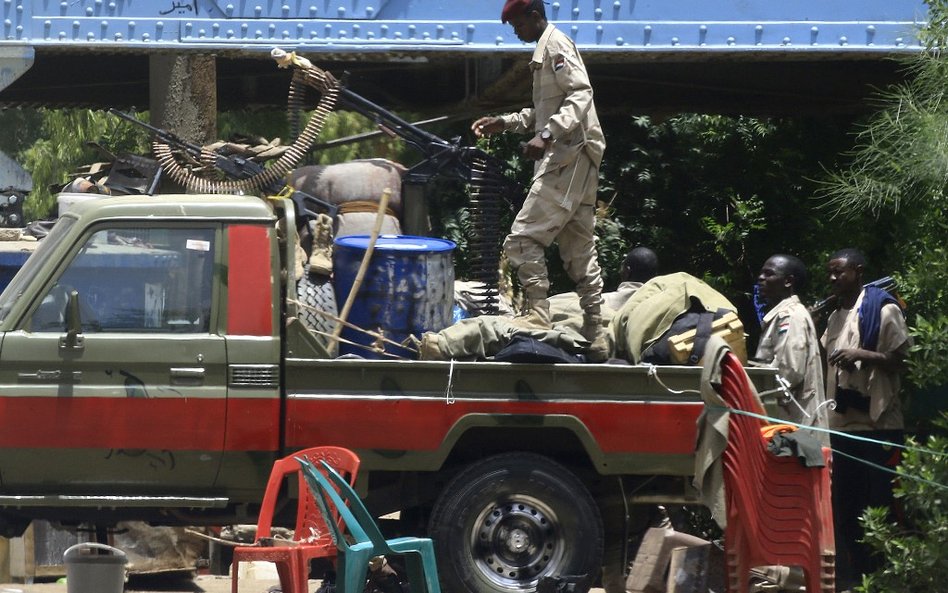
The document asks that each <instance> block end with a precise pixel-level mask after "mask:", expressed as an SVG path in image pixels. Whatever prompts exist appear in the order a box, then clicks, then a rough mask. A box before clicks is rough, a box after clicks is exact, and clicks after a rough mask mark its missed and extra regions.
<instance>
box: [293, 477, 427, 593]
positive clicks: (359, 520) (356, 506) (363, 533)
mask: <svg viewBox="0 0 948 593" xmlns="http://www.w3.org/2000/svg"><path fill="white" fill-rule="evenodd" d="M298 461H299V463H300V466H301V467H302V468H303V475H304V477H305V478H306V481H307V483H308V484H309V487H310V488H311V489H312V491H313V494H314V496H315V498H316V502H317V503H318V504H319V507H320V509H321V510H322V511H323V512H324V513H325V514H326V515H327V516H329V515H330V513H333V512H338V513H339V515H340V517H341V518H342V521H341V523H339V524H336V523H331V524H330V528H331V529H332V534H333V540H334V541H335V544H336V546H337V548H338V552H339V553H338V556H337V557H336V591H337V593H362V592H363V591H364V590H365V583H366V577H367V574H368V570H369V562H370V561H371V560H372V558H374V557H376V556H389V555H392V554H398V555H403V556H404V558H405V564H406V567H407V569H408V582H409V584H410V586H411V590H412V591H413V592H415V593H441V586H440V584H439V583H438V569H437V566H436V565H435V555H434V544H433V543H432V541H431V540H430V539H428V538H422V537H398V538H394V539H388V540H386V539H385V537H384V536H383V535H382V532H381V530H379V527H378V524H377V523H376V522H375V519H374V518H373V517H372V515H371V514H369V511H368V510H367V509H366V508H365V505H363V504H362V500H361V499H360V498H359V495H358V494H356V492H355V490H353V489H352V487H351V485H349V484H348V483H347V482H346V481H345V480H344V479H342V477H340V476H339V474H337V473H336V472H335V471H334V470H333V468H332V467H330V466H329V465H328V464H326V463H325V462H319V463H317V464H314V463H310V462H309V461H307V460H306V459H303V458H300V459H299V460H298ZM330 509H334V510H330Z"/></svg>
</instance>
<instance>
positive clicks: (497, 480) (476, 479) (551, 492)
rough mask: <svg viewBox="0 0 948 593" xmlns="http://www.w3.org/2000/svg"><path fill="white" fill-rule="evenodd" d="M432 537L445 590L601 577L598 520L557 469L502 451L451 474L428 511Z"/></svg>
mask: <svg viewBox="0 0 948 593" xmlns="http://www.w3.org/2000/svg"><path fill="white" fill-rule="evenodd" d="M428 531H429V533H430V534H431V538H432V539H433V540H434V545H435V551H436V556H437V559H438V570H439V573H440V576H441V581H442V583H443V584H444V589H445V590H446V591H453V592H456V593H464V592H467V593H511V592H528V591H535V590H536V587H537V582H538V581H539V580H540V577H543V576H554V575H583V574H589V575H591V576H592V577H593V578H595V577H596V576H597V575H598V571H599V569H600V562H601V560H602V545H603V530H602V518H601V517H600V515H599V510H598V508H597V507H596V502H595V501H594V500H593V498H592V496H591V495H590V494H589V491H588V490H587V489H586V487H585V486H584V485H583V483H582V482H580V481H579V479H578V478H577V477H576V476H575V475H574V474H573V473H572V472H570V471H569V470H567V469H566V468H565V467H563V466H562V465H560V464H558V463H556V462H554V461H552V460H550V459H549V458H547V457H543V456H542V455H536V454H533V453H505V454H502V455H496V456H494V457H489V458H487V459H484V460H482V461H479V462H477V463H475V464H473V465H471V466H470V467H468V468H466V469H465V470H464V471H462V472H461V473H459V474H458V475H457V476H455V477H454V479H453V480H451V482H450V483H449V484H448V485H447V487H445V489H444V491H443V492H442V493H441V496H440V497H439V498H438V501H437V502H436V503H435V506H434V509H433V510H432V514H431V520H430V522H429V528H428Z"/></svg>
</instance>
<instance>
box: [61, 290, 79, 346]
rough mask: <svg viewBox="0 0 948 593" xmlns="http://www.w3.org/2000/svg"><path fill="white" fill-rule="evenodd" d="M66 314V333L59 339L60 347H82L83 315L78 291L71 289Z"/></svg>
mask: <svg viewBox="0 0 948 593" xmlns="http://www.w3.org/2000/svg"><path fill="white" fill-rule="evenodd" d="M65 314H66V335H65V336H63V337H62V338H60V339H59V347H60V348H82V315H81V314H80V313H79V292H78V291H76V290H70V291H69V297H68V300H67V301H66V311H65Z"/></svg>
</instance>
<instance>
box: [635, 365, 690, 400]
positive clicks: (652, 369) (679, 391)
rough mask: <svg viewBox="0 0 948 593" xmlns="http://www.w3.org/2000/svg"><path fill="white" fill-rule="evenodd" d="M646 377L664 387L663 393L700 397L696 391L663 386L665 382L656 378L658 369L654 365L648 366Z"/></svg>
mask: <svg viewBox="0 0 948 593" xmlns="http://www.w3.org/2000/svg"><path fill="white" fill-rule="evenodd" d="M648 376H649V377H650V378H652V379H655V381H656V382H658V384H659V385H661V386H662V387H664V388H665V391H668V392H669V393H673V394H675V395H683V394H685V393H697V394H698V395H701V392H700V391H698V390H697V389H672V388H671V387H669V386H668V385H665V382H664V381H662V380H661V378H660V377H659V376H658V367H657V366H655V365H654V364H650V365H648Z"/></svg>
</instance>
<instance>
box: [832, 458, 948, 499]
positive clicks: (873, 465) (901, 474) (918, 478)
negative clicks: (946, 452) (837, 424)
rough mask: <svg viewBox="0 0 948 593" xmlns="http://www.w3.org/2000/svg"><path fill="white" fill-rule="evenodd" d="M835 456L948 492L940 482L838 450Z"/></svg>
mask: <svg viewBox="0 0 948 593" xmlns="http://www.w3.org/2000/svg"><path fill="white" fill-rule="evenodd" d="M833 455H840V456H842V457H846V458H849V459H852V460H853V461H858V462H859V463H862V464H864V465H868V466H869V467H871V468H874V469H877V470H879V471H883V472H886V473H888V474H893V475H896V476H898V477H899V478H908V479H909V480H912V481H915V482H921V483H922V484H928V485H929V486H934V487H935V488H941V489H943V490H948V484H942V483H940V482H933V481H932V480H929V479H928V478H923V477H921V476H916V475H914V474H909V473H906V472H904V471H901V472H900V471H898V470H894V469H892V468H890V467H886V466H884V465H879V464H878V463H873V462H871V461H866V460H865V459H862V458H860V457H856V456H855V455H850V454H849V453H843V452H842V451H837V450H836V449H833ZM939 455H941V453H939Z"/></svg>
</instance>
